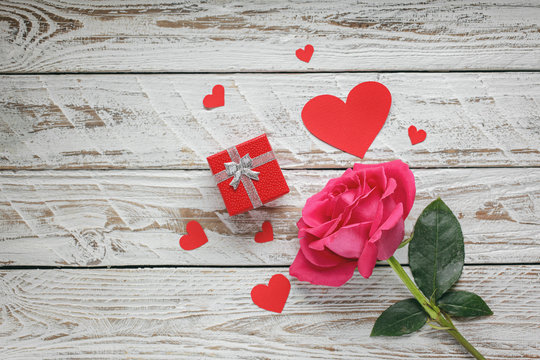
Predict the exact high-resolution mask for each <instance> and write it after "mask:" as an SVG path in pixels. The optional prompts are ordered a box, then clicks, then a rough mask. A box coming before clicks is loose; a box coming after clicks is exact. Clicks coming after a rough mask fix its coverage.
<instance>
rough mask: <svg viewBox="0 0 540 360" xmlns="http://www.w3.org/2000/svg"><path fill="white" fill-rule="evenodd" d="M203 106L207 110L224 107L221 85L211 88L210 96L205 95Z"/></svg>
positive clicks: (223, 93)
mask: <svg viewBox="0 0 540 360" xmlns="http://www.w3.org/2000/svg"><path fill="white" fill-rule="evenodd" d="M203 105H204V107H205V108H207V109H211V108H215V107H219V106H223V105H225V89H224V88H223V85H216V86H214V87H213V88H212V94H210V95H206V96H205V97H204V99H203Z"/></svg>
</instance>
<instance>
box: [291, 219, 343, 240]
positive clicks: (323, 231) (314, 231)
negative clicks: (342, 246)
mask: <svg viewBox="0 0 540 360" xmlns="http://www.w3.org/2000/svg"><path fill="white" fill-rule="evenodd" d="M338 222H339V219H332V220H330V221H328V222H325V223H324V224H321V225H319V226H315V227H312V228H305V229H304V234H305V233H308V234H311V235H313V236H315V237H317V238H323V237H326V236H328V235H327V234H330V233H332V232H333V231H334V229H335V228H336V226H337V224H338ZM298 237H303V236H298Z"/></svg>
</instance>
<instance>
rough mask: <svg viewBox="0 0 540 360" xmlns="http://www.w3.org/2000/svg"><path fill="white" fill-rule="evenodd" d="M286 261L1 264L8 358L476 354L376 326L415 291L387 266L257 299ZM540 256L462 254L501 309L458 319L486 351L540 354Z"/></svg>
mask: <svg viewBox="0 0 540 360" xmlns="http://www.w3.org/2000/svg"><path fill="white" fill-rule="evenodd" d="M275 273H283V274H285V275H288V274H287V269H284V268H266V269H204V268H203V269H179V268H169V269H136V270H135V269H133V270H127V269H124V270H119V269H100V270H82V269H80V270H45V271H44V270H13V271H0V319H1V324H2V326H1V327H0V351H1V353H2V358H3V359H23V358H33V359H35V358H54V359H68V358H69V359H74V358H77V359H81V358H85V359H88V358H92V359H105V358H107V359H126V358H137V359H158V358H159V359H199V358H218V359H231V358H234V359H299V358H302V359H308V358H309V359H352V358H361V359H470V355H468V354H466V353H465V352H464V350H463V348H461V346H460V345H458V344H457V343H456V342H455V340H454V339H453V338H451V337H450V335H447V334H446V333H445V332H443V331H440V330H434V329H431V328H430V327H428V326H425V327H424V328H423V329H421V330H420V331H419V332H417V333H415V334H412V335H410V336H404V337H400V338H384V337H383V338H370V337H369V333H370V330H371V327H372V326H373V323H374V321H375V319H376V318H377V316H378V315H379V314H380V313H381V312H382V311H383V310H384V309H385V308H386V307H388V306H389V305H391V304H392V303H394V302H396V301H398V300H402V299H405V298H408V297H411V295H410V294H408V293H407V289H406V288H405V286H404V285H403V284H402V283H401V282H400V281H399V279H398V278H397V276H396V275H395V274H394V273H393V272H392V270H391V269H390V268H388V267H378V268H376V269H375V271H374V273H373V275H372V277H371V278H370V279H369V280H365V279H363V278H362V277H361V276H360V275H358V274H356V275H355V276H354V277H353V280H351V281H350V282H349V283H348V284H346V285H345V286H343V287H341V288H328V287H323V286H314V285H310V284H307V283H301V282H298V281H297V280H295V279H291V283H292V289H291V293H290V296H289V299H288V302H287V304H286V305H285V309H284V311H283V313H282V314H280V315H277V314H274V313H270V312H267V311H264V310H261V309H259V308H258V307H256V306H255V305H254V304H253V303H252V302H251V298H250V291H251V288H252V287H253V286H255V285H256V284H259V283H264V282H267V281H268V279H269V278H270V277H271V276H272V275H273V274H275ZM539 280H540V267H538V266H537V265H534V266H524V265H521V266H473V267H470V266H466V267H465V269H464V273H463V276H462V278H461V280H460V281H459V283H458V286H457V289H461V290H464V289H466V290H468V291H473V292H475V293H478V294H480V295H481V296H482V297H483V298H484V299H485V300H486V302H487V303H488V304H489V306H490V307H491V309H492V310H493V311H494V315H493V316H490V317H482V318H476V319H471V320H461V321H456V326H457V327H458V328H459V329H460V330H461V332H462V333H463V334H464V336H466V337H467V338H468V340H469V341H470V342H471V343H473V344H474V345H475V346H476V347H477V348H478V349H479V350H480V351H481V352H482V353H483V354H484V355H485V356H486V358H488V359H536V358H539V357H540V347H539V344H538V337H539V336H540V327H539V326H538V323H539V322H540V316H539V313H540V304H539V302H538V297H539V296H540V288H538V286H537V284H538V282H539Z"/></svg>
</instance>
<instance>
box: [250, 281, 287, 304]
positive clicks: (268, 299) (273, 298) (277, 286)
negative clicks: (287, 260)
mask: <svg viewBox="0 0 540 360" xmlns="http://www.w3.org/2000/svg"><path fill="white" fill-rule="evenodd" d="M290 291H291V283H290V282H289V279H287V278H286V277H285V276H283V275H281V274H276V275H274V276H272V278H271V279H270V282H268V285H264V284H259V285H256V286H255V287H254V288H253V289H251V299H252V300H253V303H254V304H255V305H257V306H258V307H260V308H261V309H264V310H268V311H273V312H276V313H281V312H282V311H283V308H284V307H285V303H286V302H287V298H288V297H289V292H290Z"/></svg>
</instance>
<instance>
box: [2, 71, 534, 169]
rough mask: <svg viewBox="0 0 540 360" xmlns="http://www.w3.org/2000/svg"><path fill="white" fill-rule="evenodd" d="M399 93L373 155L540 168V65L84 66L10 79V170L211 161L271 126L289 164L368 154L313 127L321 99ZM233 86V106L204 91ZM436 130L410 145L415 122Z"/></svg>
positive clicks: (6, 82)
mask: <svg viewBox="0 0 540 360" xmlns="http://www.w3.org/2000/svg"><path fill="white" fill-rule="evenodd" d="M369 80H377V81H380V82H382V83H384V84H386V86H387V87H388V88H389V89H390V91H391V92H392V94H393V105H392V109H391V111H390V116H389V119H388V121H387V122H386V124H385V126H384V128H383V129H382V131H381V132H380V133H379V135H378V136H377V138H376V139H375V141H374V143H373V144H372V146H371V148H370V150H369V151H368V152H367V154H366V156H365V158H364V159H363V161H364V162H366V163H374V162H383V161H389V160H393V159H396V158H399V159H402V160H403V161H405V162H407V163H408V164H409V165H410V166H414V167H441V166H443V167H464V166H466V167H468V166H481V167H489V166H540V156H539V155H540V126H539V122H538V113H539V112H540V108H539V105H538V104H540V73H446V74H445V73H437V74H427V73H424V74H411V73H405V74H404V73H401V74H361V75H359V74H316V75H314V74H304V75H300V74H297V75H290V74H255V75H254V74H236V75H143V76H135V75H81V76H1V77H0V144H1V146H0V168H3V169H73V168H80V169H98V168H99V169H103V168H106V169H109V168H131V169H137V168H167V169H170V168H177V169H194V168H198V169H206V168H207V167H208V165H207V163H206V157H207V156H209V155H211V154H213V153H216V152H218V151H221V150H222V149H224V148H226V147H228V146H231V145H234V144H237V143H240V142H242V141H245V140H247V139H249V138H251V137H254V136H256V135H259V134H261V133H263V132H266V133H268V134H269V137H270V141H271V143H272V144H273V146H274V150H275V151H276V154H277V156H278V159H279V161H280V164H281V166H282V167H284V168H306V167H307V168H328V167H330V168H340V167H349V166H351V165H352V164H353V163H354V162H355V161H358V160H359V159H358V158H356V157H354V156H351V155H348V154H345V153H343V152H342V151H339V150H337V149H335V148H333V147H331V146H329V145H327V144H325V143H323V142H322V141H320V140H318V139H317V138H315V137H314V136H312V135H311V134H310V133H309V132H308V131H307V129H306V128H305V127H304V126H303V123H302V120H301V117H300V113H301V110H302V107H303V106H304V104H305V103H306V102H307V101H308V100H309V99H310V98H312V97H314V96H316V95H320V94H323V93H330V94H334V95H336V96H339V97H341V98H342V99H345V98H346V96H347V94H348V92H349V91H350V90H351V89H352V88H353V87H354V86H355V85H356V84H358V83H360V82H363V81H369ZM216 83H220V84H223V85H224V86H225V92H226V105H225V107H222V108H217V109H214V110H205V109H204V108H203V106H202V99H203V97H204V95H205V94H207V93H208V92H210V89H211V88H212V86H213V85H215V84H216ZM411 124H414V125H416V126H417V127H418V128H423V129H425V130H426V131H427V133H428V137H427V139H426V141H424V142H423V143H421V144H418V145H415V146H412V145H411V143H410V141H409V138H408V135H407V129H408V127H409V126H410V125H411Z"/></svg>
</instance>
